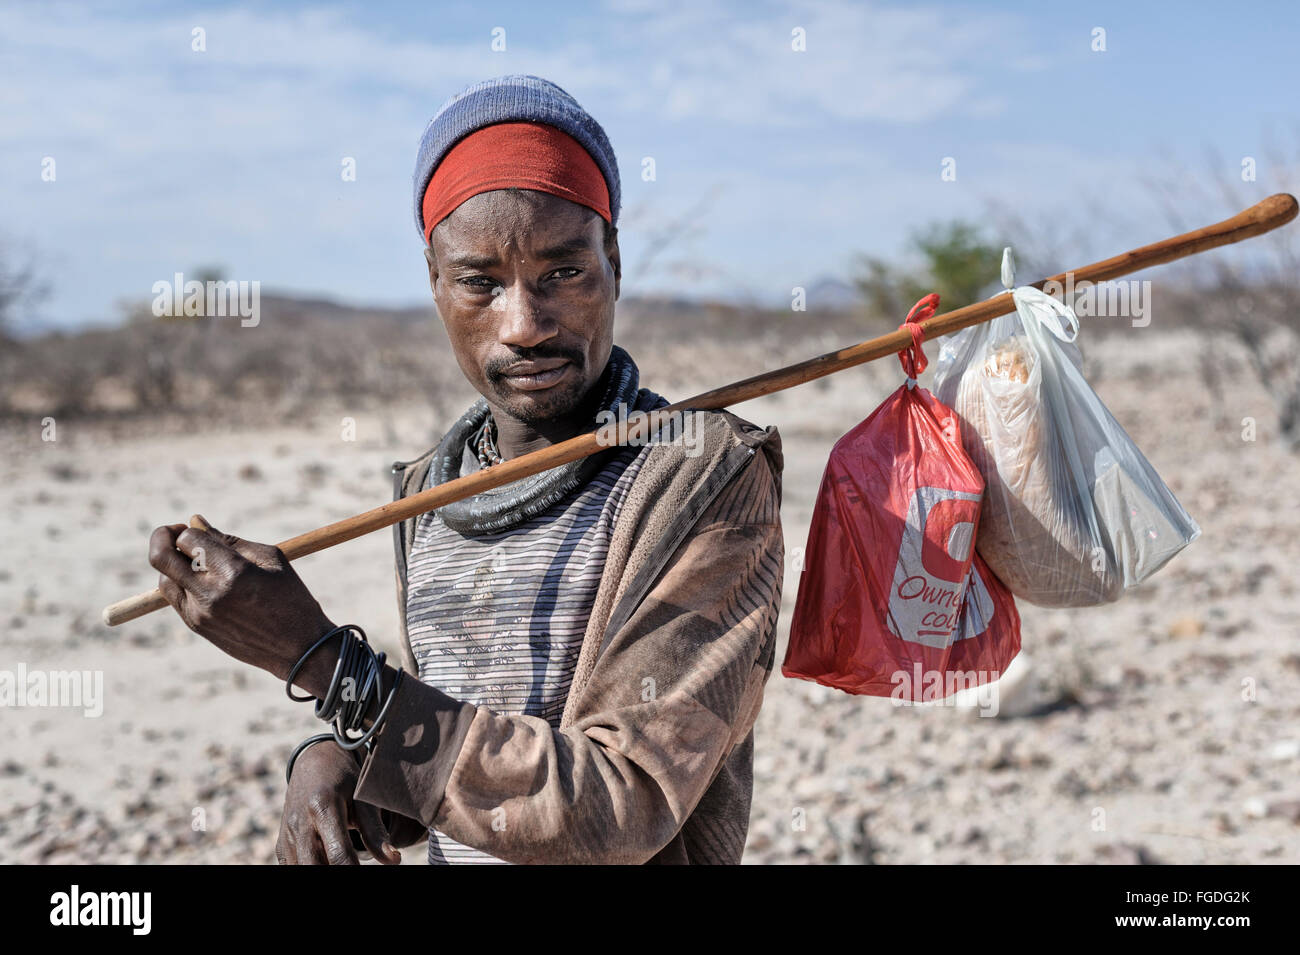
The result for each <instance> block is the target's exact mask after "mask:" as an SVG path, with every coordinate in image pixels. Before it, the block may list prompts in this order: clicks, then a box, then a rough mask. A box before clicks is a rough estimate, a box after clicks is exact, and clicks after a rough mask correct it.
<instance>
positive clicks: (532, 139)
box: [422, 122, 611, 242]
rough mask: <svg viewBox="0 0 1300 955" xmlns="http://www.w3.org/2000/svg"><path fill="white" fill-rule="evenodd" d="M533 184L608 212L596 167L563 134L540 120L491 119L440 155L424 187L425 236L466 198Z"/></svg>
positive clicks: (603, 213) (603, 185)
mask: <svg viewBox="0 0 1300 955" xmlns="http://www.w3.org/2000/svg"><path fill="white" fill-rule="evenodd" d="M511 187H516V188H519V189H535V190H537V191H538V192H549V193H551V194H552V195H555V196H559V197H560V198H561V199H568V200H569V201H570V202H576V203H578V204H579V205H583V206H587V207H588V208H591V209H595V210H596V211H597V212H599V213H600V215H601V217H602V218H603V219H605V221H607V222H608V221H611V220H610V215H609V186H608V185H607V184H606V183H605V177H604V176H602V175H601V173H600V167H599V166H597V165H596V161H595V160H594V159H592V158H591V155H590V154H589V153H588V152H587V151H586V150H585V149H583V148H582V146H581V144H579V143H578V141H577V140H576V139H574V138H573V137H572V136H570V135H569V134H568V133H564V132H561V131H560V130H558V129H556V128H555V127H554V126H547V125H546V124H545V123H529V122H524V123H495V124H493V125H491V126H484V127H483V128H482V129H477V130H475V131H474V132H472V133H470V134H469V135H468V136H466V137H465V138H464V139H462V140H461V141H460V142H458V143H457V144H456V145H455V146H453V147H452V148H451V150H450V151H449V152H448V153H447V155H446V156H444V157H443V160H442V162H440V163H439V164H438V168H437V169H435V170H434V173H433V176H432V178H431V179H430V180H429V187H428V188H427V189H425V190H424V202H423V204H422V211H423V214H424V239H425V241H426V242H427V241H429V236H430V235H432V233H433V229H434V227H435V226H436V225H437V224H438V223H439V222H441V221H442V220H443V219H445V218H447V216H449V215H451V213H452V212H453V211H455V209H456V207H457V206H459V205H460V204H461V203H462V202H464V201H465V200H466V199H468V198H470V197H471V196H476V195H478V194H479V193H480V192H491V191H492V190H493V189H509V188H511Z"/></svg>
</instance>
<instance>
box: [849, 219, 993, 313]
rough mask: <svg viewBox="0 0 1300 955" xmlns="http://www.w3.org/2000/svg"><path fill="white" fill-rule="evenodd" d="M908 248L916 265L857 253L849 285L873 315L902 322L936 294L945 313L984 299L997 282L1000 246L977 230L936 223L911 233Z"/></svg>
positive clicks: (966, 224) (956, 223) (954, 223)
mask: <svg viewBox="0 0 1300 955" xmlns="http://www.w3.org/2000/svg"><path fill="white" fill-rule="evenodd" d="M907 247H908V251H909V252H911V253H913V254H914V256H916V257H918V258H919V260H920V261H919V263H918V265H917V267H916V268H914V269H906V268H903V267H899V266H896V265H893V264H890V263H889V262H887V261H885V260H884V259H879V258H876V257H874V256H868V255H863V256H859V263H860V267H859V270H858V272H857V274H856V275H855V276H854V278H853V284H854V286H855V287H856V288H857V290H858V292H859V294H861V295H862V297H863V299H865V300H866V302H867V305H868V306H869V307H870V308H871V310H872V311H873V312H874V313H876V314H877V315H879V316H881V317H883V318H886V319H890V320H892V319H893V318H894V317H895V316H897V317H898V320H899V321H901V320H902V319H903V318H904V317H905V316H906V315H907V311H908V309H910V308H911V307H912V306H913V305H914V304H916V301H917V300H918V299H919V298H921V297H922V296H924V295H927V294H929V293H930V292H938V293H939V301H940V303H941V305H940V310H941V311H944V312H948V311H951V310H953V309H954V308H961V307H962V306H963V305H970V304H971V303H972V302H976V301H979V299H981V298H983V297H985V295H984V294H983V293H984V292H985V290H986V289H987V288H988V287H989V286H990V284H992V283H996V282H997V280H998V275H999V272H998V270H999V267H1000V265H1001V262H1002V247H1001V246H998V245H995V244H993V243H992V242H989V241H988V240H987V239H986V238H985V237H984V235H983V234H982V232H981V231H980V228H979V227H978V226H976V225H973V224H972V223H969V222H962V221H960V220H955V221H952V222H941V223H935V224H933V225H931V226H929V227H928V228H925V229H923V230H921V231H919V232H916V233H913V235H912V237H911V239H910V240H909V241H908V246H907Z"/></svg>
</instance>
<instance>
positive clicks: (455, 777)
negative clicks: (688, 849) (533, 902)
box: [356, 454, 784, 863]
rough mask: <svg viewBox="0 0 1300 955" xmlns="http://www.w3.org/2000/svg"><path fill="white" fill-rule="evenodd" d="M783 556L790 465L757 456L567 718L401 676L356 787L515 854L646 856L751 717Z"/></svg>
mask: <svg viewBox="0 0 1300 955" xmlns="http://www.w3.org/2000/svg"><path fill="white" fill-rule="evenodd" d="M783 561H784V549H783V541H782V536H781V525H780V492H779V475H774V473H773V469H772V465H770V464H769V463H768V459H767V457H766V456H765V455H763V454H755V455H754V458H753V460H752V461H750V462H749V463H748V464H747V465H746V466H745V467H744V469H743V470H742V471H741V472H740V473H739V474H737V476H736V477H735V478H734V479H733V480H732V481H731V482H730V483H729V484H728V485H727V487H726V488H724V489H723V491H722V492H721V493H720V494H719V496H718V498H717V499H716V500H715V501H714V502H713V503H712V504H711V505H710V506H709V508H708V509H707V510H706V511H705V513H704V514H703V515H702V516H701V518H700V520H699V521H698V522H697V523H696V525H695V528H694V529H693V530H692V532H691V533H690V534H689V535H688V536H687V537H686V538H685V539H684V540H683V541H682V543H681V545H680V546H679V547H678V548H677V550H676V552H675V553H674V555H673V556H672V557H671V558H670V560H669V562H668V564H667V566H666V567H665V569H664V572H663V573H662V574H661V575H660V577H659V579H658V581H657V582H656V583H655V585H654V586H653V587H652V588H651V590H650V591H649V593H648V594H647V595H646V597H645V598H644V599H643V600H642V601H641V603H640V605H639V606H638V607H637V609H636V610H635V612H634V613H633V614H632V616H631V617H630V618H629V619H628V621H627V623H626V624H625V625H624V626H623V627H621V628H620V629H619V631H618V632H617V633H616V634H614V635H613V636H612V637H611V639H610V642H609V645H608V646H607V647H606V648H605V650H604V652H603V653H602V654H601V656H600V657H599V658H598V660H597V663H596V666H595V667H594V669H593V670H592V673H591V677H590V679H589V681H588V683H587V684H586V686H585V687H584V688H583V690H582V692H583V701H584V702H583V705H582V706H581V707H580V708H579V709H578V710H577V711H576V715H575V718H574V719H573V722H572V723H571V724H570V725H569V726H567V727H566V728H565V729H563V730H557V729H554V728H553V727H552V726H551V725H550V724H549V723H548V722H547V721H546V720H544V719H542V718H540V717H533V716H519V715H504V714H500V713H496V712H493V711H492V710H490V709H487V708H485V707H476V706H473V705H471V704H469V703H464V702H460V701H458V700H455V699H452V698H451V697H450V696H448V695H447V694H445V693H443V692H442V691H441V690H439V689H437V688H436V687H433V686H429V685H427V684H423V683H420V682H418V681H416V680H409V679H408V680H403V682H402V685H401V687H400V688H399V690H398V694H397V696H396V697H395V698H394V700H393V706H392V710H391V712H390V714H389V716H388V718H387V720H386V722H385V723H384V726H383V728H382V729H381V730H380V732H379V733H378V734H377V736H376V742H375V745H374V747H373V749H372V751H371V753H370V755H369V757H368V758H367V760H366V763H365V765H364V767H363V769H362V773H361V777H360V780H359V782H358V785H357V790H356V798H358V799H362V800H364V801H366V802H369V803H374V804H375V805H378V806H382V807H384V808H387V809H390V810H393V811H394V812H398V813H401V814H403V815H406V816H411V817H413V818H415V819H418V820H420V821H421V822H422V823H424V824H426V825H432V826H435V827H436V828H437V829H438V830H440V831H441V832H444V833H446V834H447V835H449V836H450V837H451V838H453V839H455V840H457V841H458V842H460V843H462V844H464V845H468V846H472V847H474V848H477V849H480V850H482V851H484V852H487V853H489V854H491V855H493V856H496V857H498V858H500V859H504V860H506V861H509V862H517V863H529V862H546V863H643V862H646V861H647V860H649V859H651V858H652V857H653V856H654V855H655V854H656V853H657V852H658V851H659V850H660V849H662V848H663V847H664V846H665V845H667V844H668V843H669V842H670V841H671V840H672V838H673V837H674V836H675V835H676V834H677V832H678V830H680V829H681V827H682V825H683V823H685V821H686V819H687V818H688V817H689V816H690V815H691V812H692V811H693V810H694V808H695V806H696V804H697V803H698V802H699V801H700V798H701V796H703V794H704V793H705V791H706V790H707V789H708V788H709V785H710V783H711V782H712V781H713V779H714V778H715V776H716V775H717V773H718V771H719V770H720V769H721V768H722V765H723V761H724V760H725V759H726V757H727V754H728V753H729V752H730V751H731V749H732V748H733V747H734V746H735V745H737V744H738V743H741V742H742V741H743V740H744V739H745V738H746V736H747V735H748V733H749V731H750V729H751V728H752V725H753V722H754V719H755V718H756V716H757V713H758V707H759V704H760V702H761V699H762V693H763V685H764V682H765V680H766V677H767V675H768V672H769V664H768V660H769V658H770V656H771V654H772V648H773V644H774V643H775V633H776V619H777V614H778V612H779V610H780V604H781V585H782V568H783Z"/></svg>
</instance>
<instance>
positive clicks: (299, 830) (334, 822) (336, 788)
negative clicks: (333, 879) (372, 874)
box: [275, 742, 402, 865]
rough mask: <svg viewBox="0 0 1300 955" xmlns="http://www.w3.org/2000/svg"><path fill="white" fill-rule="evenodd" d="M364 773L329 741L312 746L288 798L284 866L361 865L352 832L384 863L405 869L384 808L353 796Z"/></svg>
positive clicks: (296, 767) (279, 846) (281, 842)
mask: <svg viewBox="0 0 1300 955" xmlns="http://www.w3.org/2000/svg"><path fill="white" fill-rule="evenodd" d="M359 775H360V769H359V768H358V766H357V761H356V759H355V757H353V755H352V754H351V753H348V752H346V751H344V750H343V749H341V748H340V747H338V746H336V745H335V744H334V743H330V742H324V743H317V744H316V745H314V746H309V747H308V748H307V749H306V750H304V751H303V753H302V755H301V756H299V757H298V761H297V762H296V763H294V764H293V776H292V777H290V779H289V790H288V792H286V793H285V795H284V815H283V816H281V817H280V838H279V839H278V840H276V843H275V857H276V859H278V860H279V861H280V864H281V865H357V864H358V859H357V852H356V849H355V848H354V847H353V845H352V837H351V836H350V835H349V833H348V830H349V828H352V829H356V830H357V831H358V832H360V833H361V842H362V844H363V845H364V846H365V847H366V848H367V849H368V850H369V851H370V854H371V855H373V856H374V857H375V858H376V859H377V860H379V861H380V862H382V863H383V864H384V865H399V864H400V863H401V861H402V854H401V853H400V852H398V851H397V850H396V849H394V848H393V846H392V844H391V842H390V841H389V835H388V829H387V828H386V827H385V826H384V823H383V821H382V820H381V818H380V815H379V807H377V806H372V805H371V804H370V803H365V802H357V801H356V800H354V799H353V798H352V793H353V791H354V790H355V789H356V786H357V777H358V776H359Z"/></svg>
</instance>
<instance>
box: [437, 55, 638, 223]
mask: <svg viewBox="0 0 1300 955" xmlns="http://www.w3.org/2000/svg"><path fill="white" fill-rule="evenodd" d="M509 122H534V123H546V124H547V125H548V126H554V127H555V128H556V129H559V130H560V131H561V132H565V133H568V134H569V135H570V136H572V137H573V138H574V139H576V140H577V141H578V142H579V143H581V144H582V147H583V148H584V149H586V150H587V152H588V153H590V154H591V158H592V159H594V160H595V161H596V165H597V167H599V169H600V171H601V174H602V175H604V177H605V185H606V186H608V187H609V213H610V220H611V222H612V224H613V225H618V207H619V198H620V196H619V182H618V161H617V160H616V159H615V158H614V147H612V146H611V145H610V144H609V139H608V137H606V135H605V130H603V129H601V127H600V123H598V122H596V120H594V119H593V118H592V117H591V116H590V115H589V114H588V113H587V111H586V110H584V109H583V108H582V107H581V106H579V105H578V101H577V100H575V99H574V98H573V97H572V96H570V95H569V94H568V93H566V92H565V91H564V90H562V89H560V88H559V87H558V86H556V85H555V84H554V83H552V82H551V81H550V80H544V79H542V78H541V77H539V76H526V75H513V76H498V77H497V78H495V79H491V80H484V81H483V82H482V83H475V84H473V85H472V86H467V87H466V88H465V89H463V90H461V92H459V93H457V94H456V95H455V96H453V97H451V99H449V100H447V102H445V103H443V104H442V106H441V108H439V110H438V112H437V113H435V114H434V117H433V119H431V120H429V125H428V126H426V127H425V129H424V135H423V136H422V137H420V155H419V157H418V158H417V159H416V161H415V175H414V176H413V177H412V185H413V186H414V187H415V202H414V209H415V228H416V230H417V231H419V233H420V239H421V241H423V239H424V214H423V206H424V191H425V190H426V189H428V188H429V180H430V179H432V178H433V173H434V170H435V169H437V168H438V163H440V162H442V158H443V157H444V156H446V155H447V152H448V151H449V150H450V149H451V147H452V146H454V145H456V143H458V142H459V141H460V140H462V139H464V138H465V137H466V136H468V135H469V134H470V133H472V132H474V131H475V130H476V129H481V128H483V127H484V126H491V125H492V124H493V123H509Z"/></svg>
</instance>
